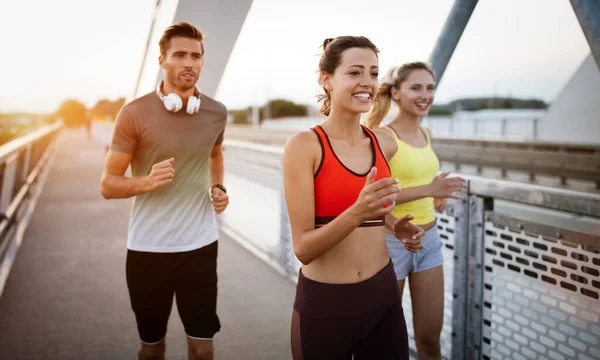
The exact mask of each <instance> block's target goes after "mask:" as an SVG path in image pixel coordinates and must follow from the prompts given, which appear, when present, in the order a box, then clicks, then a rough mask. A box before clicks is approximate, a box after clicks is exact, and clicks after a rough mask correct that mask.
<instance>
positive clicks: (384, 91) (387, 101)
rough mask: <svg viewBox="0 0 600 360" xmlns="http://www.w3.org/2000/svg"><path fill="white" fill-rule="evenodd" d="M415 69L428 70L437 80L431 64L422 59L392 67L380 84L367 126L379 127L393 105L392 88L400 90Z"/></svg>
mask: <svg viewBox="0 0 600 360" xmlns="http://www.w3.org/2000/svg"><path fill="white" fill-rule="evenodd" d="M414 70H426V71H427V72H429V73H430V74H431V76H433V79H434V81H435V75H434V74H433V71H432V70H431V66H429V64H428V63H425V62H422V61H415V62H409V63H405V64H402V65H401V66H399V67H394V68H392V69H391V70H390V71H389V72H388V74H387V76H386V77H384V78H383V80H382V83H381V85H379V89H378V90H377V94H375V98H374V99H373V106H372V107H371V110H370V111H369V113H368V114H367V117H366V120H365V122H364V123H365V126H367V127H368V128H371V129H376V128H378V127H379V125H380V124H381V121H383V118H385V116H386V115H387V113H388V112H389V111H390V107H391V105H392V88H393V87H395V88H396V89H398V90H400V85H402V83H403V82H404V81H406V79H407V78H408V76H409V75H410V73H412V72H413V71H414Z"/></svg>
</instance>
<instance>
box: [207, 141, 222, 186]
mask: <svg viewBox="0 0 600 360" xmlns="http://www.w3.org/2000/svg"><path fill="white" fill-rule="evenodd" d="M224 173H225V160H224V158H223V148H222V145H221V144H217V145H214V146H213V148H212V151H211V153H210V186H211V187H212V186H213V185H216V184H223V177H224Z"/></svg>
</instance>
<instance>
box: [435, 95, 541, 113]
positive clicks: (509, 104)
mask: <svg viewBox="0 0 600 360" xmlns="http://www.w3.org/2000/svg"><path fill="white" fill-rule="evenodd" d="M435 107H436V108H437V109H440V110H441V109H445V110H447V111H450V112H455V111H458V110H481V109H546V108H547V107H548V104H546V103H545V102H544V101H542V100H537V99H515V98H503V97H496V98H466V99H458V100H454V101H451V102H449V103H448V104H443V105H438V104H436V105H435Z"/></svg>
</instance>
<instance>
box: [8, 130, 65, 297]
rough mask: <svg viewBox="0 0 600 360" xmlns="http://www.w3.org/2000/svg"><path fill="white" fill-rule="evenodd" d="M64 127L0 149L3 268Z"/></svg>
mask: <svg viewBox="0 0 600 360" xmlns="http://www.w3.org/2000/svg"><path fill="white" fill-rule="evenodd" d="M62 126H63V125H62V123H54V124H52V125H49V126H47V127H44V128H42V129H39V130H37V131H35V132H32V133H30V134H27V135H25V136H22V137H19V138H16V139H14V140H12V141H10V142H8V143H6V144H4V145H2V146H0V183H1V187H0V265H3V264H4V260H5V256H6V253H7V251H8V249H9V247H10V245H11V244H12V243H13V241H14V237H15V234H16V229H17V227H18V226H19V225H20V222H21V220H22V219H23V217H24V216H25V215H26V214H25V212H24V211H22V210H23V209H24V208H25V206H24V205H25V204H27V203H28V199H29V195H30V194H31V191H32V189H33V188H34V187H35V186H36V183H37V181H38V178H39V176H40V174H41V173H42V171H43V169H44V167H45V166H46V164H47V162H48V159H49V157H50V153H51V148H52V145H53V143H54V140H55V139H56V136H57V135H58V134H59V133H60V131H61V129H62ZM0 268H4V266H1V267H0ZM0 291H1V288H0Z"/></svg>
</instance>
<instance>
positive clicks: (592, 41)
mask: <svg viewBox="0 0 600 360" xmlns="http://www.w3.org/2000/svg"><path fill="white" fill-rule="evenodd" d="M571 6H572V7H573V11H575V15H576V16H577V20H579V25H581V30H583V34H584V35H585V38H586V39H587V42H588V44H589V45H590V49H591V50H592V55H593V56H594V59H595V60H596V66H598V69H599V70H600V1H598V0H571Z"/></svg>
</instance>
